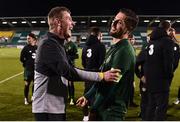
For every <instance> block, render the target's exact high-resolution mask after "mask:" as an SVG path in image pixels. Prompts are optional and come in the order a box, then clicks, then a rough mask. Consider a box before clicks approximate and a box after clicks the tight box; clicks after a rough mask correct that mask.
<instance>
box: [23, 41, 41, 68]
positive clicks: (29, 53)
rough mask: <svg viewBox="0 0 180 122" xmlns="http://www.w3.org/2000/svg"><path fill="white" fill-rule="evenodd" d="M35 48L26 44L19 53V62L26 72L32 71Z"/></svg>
mask: <svg viewBox="0 0 180 122" xmlns="http://www.w3.org/2000/svg"><path fill="white" fill-rule="evenodd" d="M36 50H37V46H36V45H35V46H32V45H30V44H27V45H25V46H24V48H23V49H22V51H21V54H20V61H21V62H22V63H23V67H25V68H26V70H28V71H34V60H35V57H36Z"/></svg>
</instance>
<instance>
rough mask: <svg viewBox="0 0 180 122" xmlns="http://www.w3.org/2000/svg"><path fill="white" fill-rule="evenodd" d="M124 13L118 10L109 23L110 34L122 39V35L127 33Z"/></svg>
mask: <svg viewBox="0 0 180 122" xmlns="http://www.w3.org/2000/svg"><path fill="white" fill-rule="evenodd" d="M125 18H126V15H125V14H123V13H121V12H119V13H118V14H117V15H116V16H115V18H114V20H113V21H112V24H111V29H110V35H111V36H112V37H114V38H118V39H122V37H123V35H124V34H126V33H127V28H126V24H125Z"/></svg>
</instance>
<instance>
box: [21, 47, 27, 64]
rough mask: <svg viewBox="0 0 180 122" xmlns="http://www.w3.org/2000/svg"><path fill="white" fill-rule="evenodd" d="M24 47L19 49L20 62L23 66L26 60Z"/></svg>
mask: <svg viewBox="0 0 180 122" xmlns="http://www.w3.org/2000/svg"><path fill="white" fill-rule="evenodd" d="M25 56H26V47H24V48H23V49H22V50H21V54H20V61H21V62H22V64H23V66H25V61H26V57H25Z"/></svg>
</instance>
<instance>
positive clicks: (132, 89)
mask: <svg viewBox="0 0 180 122" xmlns="http://www.w3.org/2000/svg"><path fill="white" fill-rule="evenodd" d="M128 40H129V42H130V44H131V45H132V46H133V48H134V52H135V53H136V48H135V47H134V44H135V38H134V35H133V34H132V33H130V34H129V35H128ZM132 79H133V81H132V83H133V84H132V85H131V86H132V88H131V92H130V99H129V100H130V101H129V106H130V107H138V105H137V104H136V103H135V102H134V94H135V85H136V84H135V81H134V76H133V78H132Z"/></svg>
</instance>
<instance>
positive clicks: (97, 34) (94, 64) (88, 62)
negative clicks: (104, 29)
mask: <svg viewBox="0 0 180 122" xmlns="http://www.w3.org/2000/svg"><path fill="white" fill-rule="evenodd" d="M89 33H90V35H89V37H88V39H87V41H86V44H85V46H84V47H83V50H82V65H83V67H84V69H85V70H88V71H99V68H100V66H101V65H102V63H103V61H104V58H105V54H106V48H105V45H104V44H103V43H102V42H101V40H102V33H101V31H100V28H99V27H91V28H90V32H89ZM93 84H94V82H85V83H84V87H85V89H84V94H85V93H86V92H88V91H89V89H90V88H91V87H92V86H93ZM93 99H94V98H93V97H92V98H91V99H89V101H88V104H87V105H85V106H84V107H83V114H84V118H83V120H84V121H88V113H89V110H88V106H91V104H92V102H93Z"/></svg>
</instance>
